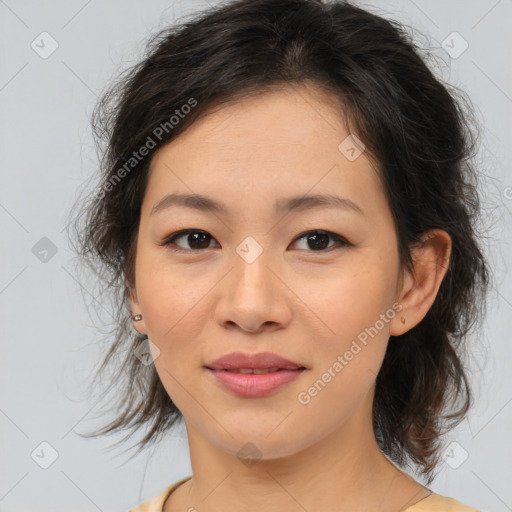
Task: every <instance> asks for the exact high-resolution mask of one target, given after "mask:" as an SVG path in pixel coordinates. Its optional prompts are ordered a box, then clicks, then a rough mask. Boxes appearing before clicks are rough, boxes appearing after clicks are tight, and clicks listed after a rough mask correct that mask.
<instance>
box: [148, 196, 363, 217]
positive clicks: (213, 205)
mask: <svg viewBox="0 0 512 512" xmlns="http://www.w3.org/2000/svg"><path fill="white" fill-rule="evenodd" d="M172 206H182V207H186V208H192V209H194V210H199V211H204V212H212V213H218V214H221V215H229V214H230V211H229V208H228V207H227V206H226V205H225V204H223V203H221V202H219V201H217V200H215V199H213V198H211V197H207V196H203V195H200V194H167V195H165V196H164V197H163V198H162V199H160V201H158V203H156V204H155V205H154V206H153V208H152V209H151V212H150V215H153V214H155V213H157V212H161V211H163V210H165V209H167V208H170V207H172ZM313 208H341V209H344V210H352V211H354V212H357V213H359V214H361V215H364V211H363V209H362V208H361V207H360V206H358V205H357V204H356V203H354V202H353V201H351V200H350V199H348V198H346V197H340V196H337V195H333V194H326V195H321V194H313V195H306V196H297V197H289V198H283V199H278V200H277V201H276V203H275V205H274V211H275V213H276V214H280V213H288V212H301V211H305V210H310V209H313Z"/></svg>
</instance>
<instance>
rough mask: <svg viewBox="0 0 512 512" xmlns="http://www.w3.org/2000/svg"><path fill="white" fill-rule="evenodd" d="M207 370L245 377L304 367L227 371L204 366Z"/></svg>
mask: <svg viewBox="0 0 512 512" xmlns="http://www.w3.org/2000/svg"><path fill="white" fill-rule="evenodd" d="M205 368H207V369H208V370H212V371H214V372H230V373H242V374H245V375H265V374H267V373H276V372H281V371H298V370H305V369H306V368H305V367H304V366H300V367H297V368H235V369H231V368H230V369H228V368H220V369H215V368H210V367H208V366H205Z"/></svg>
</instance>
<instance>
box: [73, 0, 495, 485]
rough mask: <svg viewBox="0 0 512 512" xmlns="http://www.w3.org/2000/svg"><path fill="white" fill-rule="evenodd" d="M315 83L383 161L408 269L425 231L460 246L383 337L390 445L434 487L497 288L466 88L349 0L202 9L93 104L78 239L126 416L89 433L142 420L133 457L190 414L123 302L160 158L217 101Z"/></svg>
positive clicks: (119, 408) (383, 429) (464, 405)
mask: <svg viewBox="0 0 512 512" xmlns="http://www.w3.org/2000/svg"><path fill="white" fill-rule="evenodd" d="M306 81H307V82H310V83H313V84H315V85H316V86H318V87H320V88H322V89H323V90H324V91H326V92H328V93H329V94H330V96H331V97H332V98H333V106H336V108H338V107H337V106H338V105H343V109H339V114H340V116H342V118H343V120H344V122H345V125H346V127H347V129H348V131H349V132H350V133H354V134H356V135H357V137H358V138H359V139H360V140H361V141H363V143H364V144H365V146H366V152H367V153H366V154H368V155H369V156H370V158H372V159H373V161H374V162H375V163H376V164H377V166H378V169H379V173H380V177H381V179H382V183H383V186H384V189H385V192H386V194H387V198H388V200H389V205H390V207H391V211H392V214H393V218H394V222H395V226H396V232H397V238H398V249H399V255H400V261H401V263H402V266H403V268H408V269H411V268H412V267H411V253H410V249H411V247H413V246H414V244H417V243H419V241H420V235H421V234H422V233H424V232H425V231H427V230H429V229H432V228H440V229H443V230H445V231H447V232H448V233H449V235H450V236H451V238H452V254H451V260H450V264H449V268H448V270H447V272H446V275H445V278H444V280H443V282H442V283H441V287H440V289H439V293H438V295H437V297H436V299H435V302H434V304H433V305H432V307H431V308H430V310H429V311H428V313H427V315H426V316H425V318H424V319H423V320H422V321H421V322H420V323H419V324H418V325H417V326H416V327H414V328H412V329H411V330H409V331H408V332H406V333H405V334H403V335H402V336H397V337H391V339H390V342H389V345H388V349H387V352H386V355H385V358H384V362H383V365H382V368H381V370H380V373H379V374H378V377H377V382H376V392H375V399H374V407H373V420H374V430H375V435H376V438H377V440H378V443H379V446H380V447H381V449H382V450H383V452H384V453H385V454H386V455H388V456H389V457H390V458H391V459H392V460H393V461H395V462H396V463H397V464H398V465H400V466H404V465H405V464H409V462H413V463H414V464H415V465H416V466H418V467H419V469H420V470H421V473H423V474H424V475H426V476H427V480H428V482H431V481H432V480H433V477H434V475H433V472H434V470H435V468H436V465H437V464H438V462H439V458H440V444H439V443H440V439H441V436H442V435H443V433H445V432H446V431H448V430H450V429H451V428H453V427H454V426H456V425H457V424H458V423H460V421H461V420H462V419H463V418H464V416H465V415H466V413H467V412H468V410H469V408H470V406H471V405H472V393H471V390H470V387H469V383H468V379H467V377H466V374H465V371H464V364H463V362H462V361H463V359H462V356H463V350H464V349H465V348H467V343H465V342H466V341H467V338H468V334H469V333H470V331H471V330H472V327H473V326H474V325H476V324H477V323H478V320H479V319H480V318H482V316H483V315H484V314H485V309H486V308H485V301H484V299H485V295H486V292H487V287H488V282H489V279H490V273H489V269H488V265H487V263H486V260H485V258H484V256H483V253H482V251H481V249H480V247H479V241H478V237H477V236H476V221H477V218H478V217H479V214H480V204H479V196H478V192H477V190H478V185H477V177H478V176H477V171H476V169H475V166H474V164H473V163H472V161H473V157H474V156H475V154H476V153H475V148H476V146H477V145H476V141H477V138H478V137H477V134H476V131H475V125H476V124H475V122H474V118H473V116H472V108H471V104H470V102H469V101H468V100H467V99H466V98H465V95H464V93H462V92H461V91H459V90H458V89H456V88H455V87H452V86H450V85H449V84H447V83H443V81H442V80H441V79H440V78H436V77H435V76H434V74H433V73H432V71H431V70H430V69H429V67H428V66H427V64H426V60H424V59H423V58H422V57H420V49H419V48H418V46H417V45H416V44H415V43H414V42H413V38H412V37H410V35H409V33H408V32H407V30H406V28H405V27H404V26H403V25H401V24H400V23H398V22H396V21H389V20H387V19H385V18H383V17H380V16H378V15H375V14H373V13H370V12H369V11H367V10H364V9H361V8H359V7H357V6H355V5H353V4H351V3H350V2H342V1H332V2H327V3H323V2H321V1H319V0H235V1H231V2H228V3H224V4H219V5H217V6H215V7H212V8H210V9H208V10H205V11H202V12H201V13H196V14H195V15H194V16H193V18H192V19H190V20H188V21H186V20H185V21H183V22H182V23H180V24H177V25H174V26H171V27H169V28H166V29H164V30H161V31H160V32H159V33H157V34H156V35H154V36H153V37H152V38H151V39H150V41H149V43H148V45H147V47H146V53H145V56H144V58H143V59H142V60H141V61H140V62H139V63H138V64H136V65H135V66H133V67H132V68H130V69H128V70H127V71H125V72H124V73H122V74H121V75H120V77H119V78H118V80H117V81H116V82H115V83H114V84H113V85H112V86H111V87H110V89H109V90H108V91H107V92H106V93H105V94H104V95H103V96H102V98H101V100H100V102H99V103H98V104H97V106H96V108H95V111H94V114H93V119H92V123H93V127H94V134H95V136H96V141H97V143H98V147H99V148H100V151H101V154H102V158H101V174H100V182H99V185H98V188H97V191H96V193H93V194H91V193H89V194H88V195H87V198H86V199H84V200H80V201H79V202H78V203H77V206H78V205H79V206H80V210H79V211H78V213H77V215H76V217H75V218H74V223H73V227H74V232H73V233H72V234H71V236H70V238H72V239H74V249H75V251H76V252H77V253H78V254H79V256H80V257H81V261H84V262H86V263H87V264H88V265H89V267H90V268H91V269H93V270H94V271H95V275H96V276H97V277H99V279H96V282H98V283H101V286H102V288H101V292H102V293H103V294H104V295H105V297H107V298H109V299H111V301H112V302H111V303H112V305H113V308H114V309H113V311H112V319H113V322H112V324H111V327H112V328H111V331H110V332H109V333H107V337H108V344H109V348H108V352H107V354H106V356H105V358H104V360H103V363H102V365H101V367H100V368H99V369H98V372H97V374H99V373H101V372H103V371H104V370H105V368H106V367H107V365H108V364H109V362H110V363H112V362H113V361H115V360H117V362H118V366H117V367H116V369H115V370H113V373H112V374H111V375H110V376H109V379H110V381H111V384H110V388H109V389H112V388H113V387H114V386H116V391H115V395H114V399H115V406H114V407H113V410H114V411H116V414H117V416H116V418H115V420H113V421H112V422H111V423H109V424H108V425H106V426H105V427H104V428H103V429H101V430H98V431H97V432H96V433H95V434H93V435H94V436H96V435H102V434H107V433H112V432H116V431H119V430H121V429H128V430H130V431H131V434H130V436H131V435H132V434H133V433H134V432H135V431H138V430H139V429H140V428H142V427H143V426H146V425H148V426H149V428H148V431H147V433H146V435H145V436H144V437H143V438H142V439H141V440H140V441H139V443H137V445H138V446H139V451H140V450H141V449H142V448H143V447H144V446H146V445H150V444H151V443H152V442H155V441H156V440H157V439H159V437H161V436H162V434H163V433H165V432H166V431H167V430H168V429H169V428H170V427H171V426H172V425H173V424H174V423H175V422H176V421H177V420H178V419H179V418H180V417H181V412H180V411H179V410H178V409H177V407H176V406H175V405H174V404H173V402H172V401H171V399H170V397H169V396H168V394H167V393H166V391H165V389H164V387H163V385H162V383H161V382H160V380H159V377H158V375H157V373H156V371H155V368H154V366H153V365H149V366H146V365H144V364H142V363H141V361H140V360H139V358H137V357H135V356H134V353H133V352H134V350H135V349H136V348H137V347H138V346H139V345H140V344H141V343H147V342H146V341H145V340H146V337H145V336H141V335H139V334H138V333H136V332H135V331H134V329H133V325H132V321H131V319H130V310H129V302H128V297H129V292H130V288H131V287H133V286H134V268H135V251H136V244H137V238H136V237H137V232H138V223H139V216H140V207H141V203H142V199H143V197H144V193H145V187H146V182H147V174H148V168H149V164H150V161H151V157H152V155H153V154H154V153H155V151H157V150H158V149H159V148H161V147H162V146H163V145H165V144H167V143H169V142H170V141H172V140H173V138H175V137H176V136H177V135H178V134H180V133H182V132H183V131H185V130H186V129H187V127H189V126H190V125H191V124H192V123H194V121H195V120H196V119H198V118H199V116H200V115H201V114H202V113H204V112H206V109H209V108H211V107H212V106H214V105H220V106H222V104H223V103H225V102H231V101H236V99H238V98H241V97H244V96H247V95H249V94H252V93H258V92H262V91H265V90H266V89H267V88H270V87H286V86H287V85H295V84H301V83H305V82H306ZM150 139H151V141H152V142H150ZM142 147H146V148H147V149H148V151H147V154H146V155H145V156H144V157H141V158H139V157H140V156H141V155H140V153H141V151H140V148H142ZM135 153H137V155H138V156H139V157H137V158H135V157H134V154H135ZM121 169H124V172H123V171H121ZM89 283H90V281H89ZM102 307H105V306H104V303H102ZM105 392H106V391H105Z"/></svg>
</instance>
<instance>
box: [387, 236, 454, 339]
mask: <svg viewBox="0 0 512 512" xmlns="http://www.w3.org/2000/svg"><path fill="white" fill-rule="evenodd" d="M451 249H452V241H451V237H450V235H449V234H448V233H447V232H446V231H443V230H441V229H434V230H430V231H427V232H426V233H424V234H423V236H422V243H421V244H419V245H417V246H415V247H413V248H412V249H411V256H412V260H413V271H412V272H409V271H407V270H404V276H403V279H402V287H401V291H400V296H399V299H398V302H400V304H401V305H402V309H401V311H400V312H399V313H398V314H397V316H396V317H395V318H394V319H393V320H392V322H391V325H390V334H391V335H392V336H400V335H401V334H404V333H405V332H407V331H409V330H410V329H412V328H413V327H415V326H416V325H418V324H419V323H420V322H421V320H423V318H424V317H425V315H426V314H427V312H428V310H429V309H430V307H431V306H432V304H433V303H434V301H435V298H436V296H437V293H438V291H439V288H440V286H441V282H442V281H443V278H444V277H445V275H446V272H447V270H448V266H449V262H450V255H451Z"/></svg>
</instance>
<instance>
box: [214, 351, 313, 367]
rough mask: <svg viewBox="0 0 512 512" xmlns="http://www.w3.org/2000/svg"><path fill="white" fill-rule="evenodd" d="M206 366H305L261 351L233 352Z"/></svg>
mask: <svg viewBox="0 0 512 512" xmlns="http://www.w3.org/2000/svg"><path fill="white" fill-rule="evenodd" d="M205 366H206V368H210V369H211V370H238V369H240V368H255V369H265V368H280V369H283V370H297V369H304V368H305V367H304V366H303V365H301V364H300V363H294V362H293V361H289V360H288V359H285V358H284V357H281V356H278V355H277V354H273V353H272V352H260V353H259V354H244V353H243V352H232V353H231V354H226V355H225V356H222V357H220V358H219V359H216V360H215V361H213V362H211V363H208V364H207V365H205Z"/></svg>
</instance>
